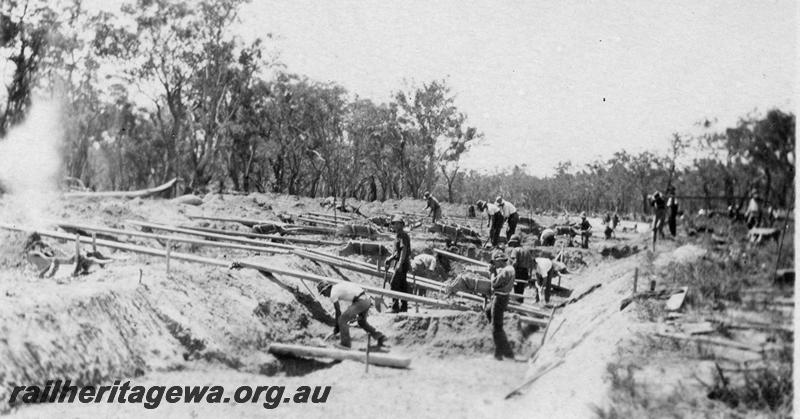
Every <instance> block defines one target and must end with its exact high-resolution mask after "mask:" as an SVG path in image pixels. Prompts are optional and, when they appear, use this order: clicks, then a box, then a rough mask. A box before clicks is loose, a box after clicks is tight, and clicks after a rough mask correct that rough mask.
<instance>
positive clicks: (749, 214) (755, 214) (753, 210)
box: [744, 189, 761, 228]
mask: <svg viewBox="0 0 800 419" xmlns="http://www.w3.org/2000/svg"><path fill="white" fill-rule="evenodd" d="M744 219H745V220H746V222H747V228H754V227H758V226H760V225H761V195H759V194H758V191H757V190H756V189H753V191H752V192H750V202H748V203H747V210H746V211H745V212H744Z"/></svg>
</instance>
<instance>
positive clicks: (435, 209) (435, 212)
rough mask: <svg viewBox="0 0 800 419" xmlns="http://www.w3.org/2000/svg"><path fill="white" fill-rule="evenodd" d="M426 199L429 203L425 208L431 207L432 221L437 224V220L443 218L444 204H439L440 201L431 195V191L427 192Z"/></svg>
mask: <svg viewBox="0 0 800 419" xmlns="http://www.w3.org/2000/svg"><path fill="white" fill-rule="evenodd" d="M425 200H426V201H428V205H427V206H426V207H425V209H430V210H431V211H430V214H429V215H430V216H431V222H433V223H434V224H436V220H439V219H441V218H442V206H441V205H439V201H438V200H437V199H436V198H434V197H433V195H431V193H430V192H425Z"/></svg>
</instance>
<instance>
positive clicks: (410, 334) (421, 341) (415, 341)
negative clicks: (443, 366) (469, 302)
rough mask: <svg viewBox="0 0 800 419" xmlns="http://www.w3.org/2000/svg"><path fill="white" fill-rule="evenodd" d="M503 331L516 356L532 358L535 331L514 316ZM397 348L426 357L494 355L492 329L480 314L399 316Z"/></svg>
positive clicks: (509, 317) (439, 313)
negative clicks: (419, 350) (400, 346)
mask: <svg viewBox="0 0 800 419" xmlns="http://www.w3.org/2000/svg"><path fill="white" fill-rule="evenodd" d="M504 326H505V327H504V329H505V331H506V334H507V335H508V340H509V341H510V342H511V346H512V348H513V349H514V352H515V353H516V354H517V355H526V354H530V353H531V351H532V350H533V348H532V346H531V345H532V344H531V342H530V341H528V340H527V339H526V338H527V337H528V336H530V334H531V333H532V332H533V330H534V329H532V328H531V327H529V326H525V325H522V324H521V323H520V321H519V318H518V317H517V316H515V315H506V317H505V322H504ZM393 328H394V329H395V332H396V334H395V337H394V342H393V343H394V344H397V345H402V346H406V347H414V348H419V349H421V350H423V351H424V352H425V354H426V355H431V356H438V357H443V356H446V355H468V354H491V353H493V352H494V342H493V341H492V325H491V323H489V321H488V320H487V319H486V315H485V314H483V313H477V312H453V311H442V312H437V313H426V314H422V313H420V314H399V315H396V316H395V317H394V325H393Z"/></svg>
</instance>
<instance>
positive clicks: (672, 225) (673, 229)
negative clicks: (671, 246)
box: [667, 185, 678, 238]
mask: <svg viewBox="0 0 800 419" xmlns="http://www.w3.org/2000/svg"><path fill="white" fill-rule="evenodd" d="M667 211H669V213H668V215H667V226H668V227H669V234H670V235H671V236H672V238H675V234H676V233H677V221H678V199H677V198H676V197H675V186H672V185H670V186H669V187H668V188H667Z"/></svg>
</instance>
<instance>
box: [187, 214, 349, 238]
mask: <svg viewBox="0 0 800 419" xmlns="http://www.w3.org/2000/svg"><path fill="white" fill-rule="evenodd" d="M188 217H189V218H190V219H192V220H205V221H219V222H228V223H239V224H242V225H244V226H246V227H250V228H252V227H254V226H257V225H259V224H267V223H273V224H278V225H280V226H281V228H282V229H283V231H285V232H286V233H291V234H300V233H307V234H335V233H336V229H335V228H332V227H329V226H300V225H291V224H285V223H278V222H275V221H265V220H256V219H253V218H231V217H207V216H200V215H190V216H188Z"/></svg>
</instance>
